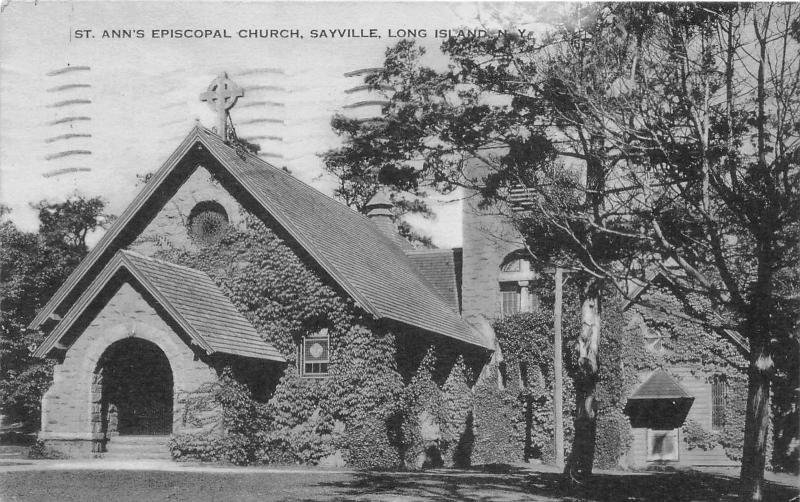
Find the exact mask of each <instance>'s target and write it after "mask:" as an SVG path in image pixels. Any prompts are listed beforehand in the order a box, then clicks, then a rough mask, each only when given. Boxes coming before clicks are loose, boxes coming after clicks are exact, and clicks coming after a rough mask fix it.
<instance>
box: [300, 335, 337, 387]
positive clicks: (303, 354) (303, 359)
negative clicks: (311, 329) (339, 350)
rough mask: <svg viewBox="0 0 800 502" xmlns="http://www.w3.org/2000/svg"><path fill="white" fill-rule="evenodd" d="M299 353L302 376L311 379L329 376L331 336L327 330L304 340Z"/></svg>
mask: <svg viewBox="0 0 800 502" xmlns="http://www.w3.org/2000/svg"><path fill="white" fill-rule="evenodd" d="M299 352H300V354H299V356H300V357H299V358H298V362H299V365H300V374H301V376H304V377H309V378H319V377H326V376H328V370H329V365H330V336H329V334H328V330H327V329H322V330H320V331H319V332H318V333H314V334H311V335H309V336H306V337H305V338H303V341H302V343H301V345H300V351H299Z"/></svg>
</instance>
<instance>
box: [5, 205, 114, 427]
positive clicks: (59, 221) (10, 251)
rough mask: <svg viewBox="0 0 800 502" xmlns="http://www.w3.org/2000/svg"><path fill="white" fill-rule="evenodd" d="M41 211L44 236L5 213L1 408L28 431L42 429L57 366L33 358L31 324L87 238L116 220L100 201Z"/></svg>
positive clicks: (37, 336) (35, 335) (35, 336)
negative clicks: (46, 394)
mask: <svg viewBox="0 0 800 502" xmlns="http://www.w3.org/2000/svg"><path fill="white" fill-rule="evenodd" d="M35 207H36V208H38V209H39V218H40V224H41V225H40V229H39V232H38V234H37V233H32V232H23V231H21V230H19V229H18V228H17V227H16V225H14V223H13V222H11V221H10V220H8V219H7V216H8V215H9V213H10V210H9V209H8V208H1V209H0V217H2V221H0V409H2V411H3V414H5V415H6V416H7V417H8V418H9V419H10V420H12V421H14V422H22V423H24V424H25V425H26V428H36V427H37V426H38V422H39V418H40V411H39V410H40V401H41V397H42V394H43V393H44V391H45V390H47V387H48V386H49V385H50V379H51V378H52V365H51V363H50V362H49V361H43V360H41V359H34V358H33V357H32V356H31V352H32V351H33V349H35V348H36V347H37V346H38V345H39V344H40V343H41V342H42V338H41V333H39V332H38V331H31V330H28V329H27V325H28V323H29V322H30V321H31V320H32V319H33V317H34V316H35V315H36V312H37V310H38V309H39V308H41V307H42V306H43V305H44V303H45V302H46V301H47V300H48V299H49V298H50V296H51V295H52V294H53V293H54V292H55V291H56V289H58V287H59V286H60V285H61V283H63V282H64V280H65V279H66V278H67V276H68V275H69V274H70V273H71V272H72V270H73V269H74V268H75V267H76V266H77V265H78V263H79V262H80V261H81V259H83V257H84V256H85V255H86V253H87V247H86V241H85V239H86V235H87V233H88V232H90V231H92V230H96V229H98V228H104V227H105V225H106V224H107V223H108V222H109V221H110V220H111V217H109V216H108V215H105V214H104V213H103V207H104V203H103V201H102V199H100V198H98V197H94V198H86V197H84V196H80V195H75V196H73V197H71V198H70V199H69V200H67V201H65V202H60V203H47V202H40V203H39V204H37V205H36V206H35Z"/></svg>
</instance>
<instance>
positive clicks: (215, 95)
mask: <svg viewBox="0 0 800 502" xmlns="http://www.w3.org/2000/svg"><path fill="white" fill-rule="evenodd" d="M242 96H244V90H243V89H242V88H241V87H239V86H238V85H236V84H235V83H234V82H233V80H231V79H229V78H228V74H227V73H225V72H222V73H220V74H219V76H218V77H217V78H215V79H214V81H213V82H211V84H210V85H209V86H208V90H207V91H206V92H204V93H203V94H201V95H200V101H205V102H206V103H208V106H209V107H211V109H212V110H214V111H215V112H216V113H217V134H219V135H220V136H222V138H223V139H226V140H227V139H228V130H227V129H228V110H230V109H231V108H232V107H233V105H235V104H236V100H237V99H239V98H241V97H242Z"/></svg>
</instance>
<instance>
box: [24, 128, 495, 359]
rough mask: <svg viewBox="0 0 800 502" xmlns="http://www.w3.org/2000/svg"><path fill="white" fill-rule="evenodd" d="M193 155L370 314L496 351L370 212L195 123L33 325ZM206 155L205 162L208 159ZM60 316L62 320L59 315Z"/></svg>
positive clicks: (71, 294)
mask: <svg viewBox="0 0 800 502" xmlns="http://www.w3.org/2000/svg"><path fill="white" fill-rule="evenodd" d="M190 152H198V153H199V154H210V157H211V158H212V163H214V162H213V161H216V162H215V163H216V164H217V166H218V167H221V168H222V169H224V170H225V171H227V173H229V174H230V176H231V177H232V178H233V179H234V180H235V181H236V182H237V183H238V184H239V185H240V186H241V187H242V188H243V189H244V190H245V191H246V192H247V193H248V194H249V195H250V196H251V197H253V198H254V199H255V201H256V202H257V203H258V204H259V205H260V206H261V207H262V208H263V209H264V210H265V211H266V212H267V213H268V214H269V215H270V216H271V217H272V218H274V220H275V221H276V222H277V223H278V224H279V225H280V226H281V227H282V228H283V229H284V230H285V231H286V232H288V233H289V235H291V237H292V238H293V239H294V240H296V241H297V243H298V244H299V245H300V246H302V247H303V248H304V249H305V251H306V252H307V253H308V254H309V255H310V256H311V257H312V258H313V259H314V260H315V261H316V262H317V263H318V264H319V265H320V266H321V267H322V268H323V269H324V270H325V271H326V272H327V273H328V274H329V275H330V276H331V277H332V278H333V280H334V281H336V282H337V283H338V284H339V285H340V287H341V288H342V289H343V290H344V291H346V292H347V293H348V294H349V295H350V296H351V297H352V298H353V299H354V300H355V301H356V302H357V304H358V305H360V306H361V307H362V308H363V309H364V310H366V311H367V312H369V313H370V314H372V315H373V316H374V317H375V318H377V319H391V320H394V321H398V322H401V323H404V324H407V325H410V326H413V327H416V328H420V329H422V330H425V331H429V332H432V333H436V334H440V335H443V336H446V337H448V338H452V339H455V340H459V341H461V342H464V343H467V344H470V345H474V346H478V347H482V348H485V349H490V347H489V346H488V341H486V340H484V339H483V337H482V336H481V335H480V334H478V333H477V332H476V331H475V330H473V329H472V328H471V327H470V326H469V325H468V324H467V323H466V322H465V321H464V320H463V319H462V318H461V317H460V316H459V315H458V313H456V312H455V311H454V310H453V309H452V308H451V306H450V305H448V302H447V301H445V300H444V299H443V298H441V296H440V295H439V294H437V292H436V291H434V289H433V288H432V287H431V286H430V285H429V284H428V282H427V281H426V280H425V279H424V278H423V277H421V276H420V274H419V271H417V270H416V268H415V267H414V265H413V263H412V262H411V261H410V260H409V259H408V257H406V256H405V254H404V253H403V251H402V250H401V249H400V248H399V247H398V246H397V245H396V244H395V243H393V242H392V241H391V239H389V238H388V237H387V236H385V235H383V233H382V232H381V231H380V230H379V229H378V228H376V226H375V225H373V224H372V222H371V221H370V220H369V219H368V218H367V217H366V216H364V215H362V214H359V213H358V212H356V211H353V210H351V209H349V208H348V207H346V206H345V205H343V204H340V203H339V202H337V201H335V200H333V199H331V198H330V197H328V196H326V195H324V194H322V193H321V192H319V191H317V190H315V189H314V188H312V187H310V186H308V185H306V184H305V183H303V182H301V181H300V180H298V179H296V178H294V177H293V176H291V175H290V174H288V173H287V172H285V171H283V170H281V169H279V168H276V167H274V166H272V165H270V164H268V163H267V162H265V161H263V160H262V159H260V158H258V157H257V156H255V155H252V154H250V153H249V152H244V151H241V149H237V148H234V147H232V146H230V145H228V144H226V143H225V142H224V141H223V140H222V138H220V137H219V136H217V135H216V134H213V133H212V132H210V131H208V130H207V129H205V128H202V127H200V126H196V127H195V128H194V129H193V130H192V131H191V132H190V133H189V135H188V136H187V137H186V139H184V141H183V142H182V143H181V144H180V145H179V147H178V149H177V150H176V151H175V152H174V153H173V154H172V155H171V156H170V158H169V159H168V160H167V161H166V162H165V163H164V165H162V167H161V168H160V169H159V170H158V171H157V172H156V173H155V174H154V175H153V178H152V179H151V180H150V182H148V183H147V185H145V187H144V189H143V190H142V192H141V193H140V194H139V195H138V196H137V197H136V198H135V199H134V201H133V202H132V203H131V204H130V205H129V206H128V208H127V209H126V210H125V211H124V212H123V214H122V215H121V216H120V217H119V218H118V219H117V220H116V221H115V223H114V224H113V225H112V227H111V228H109V230H108V231H107V232H106V234H105V235H104V236H103V238H102V239H101V240H100V242H99V243H98V244H97V245H96V246H95V248H94V249H93V250H92V251H91V252H90V253H89V255H88V256H87V257H86V258H85V259H84V260H83V262H81V264H80V265H79V266H78V268H77V269H76V270H75V271H74V272H73V273H72V275H70V277H69V278H68V279H67V281H66V282H65V283H64V284H63V285H62V286H61V288H60V289H59V290H58V291H57V292H56V294H55V295H54V296H53V298H52V299H51V300H50V301H49V302H48V304H47V305H45V307H44V308H43V309H42V310H41V311H40V312H39V314H38V315H37V317H36V318H35V319H34V321H33V322H32V323H31V326H32V327H38V326H40V325H42V324H43V323H44V322H45V321H46V320H47V319H48V318H51V316H53V315H54V314H58V313H60V312H63V311H64V310H66V309H67V308H69V306H70V305H71V304H72V302H74V300H75V296H76V288H77V287H78V285H79V284H83V283H85V282H86V280H87V278H86V274H87V273H89V272H90V271H91V270H97V269H98V267H102V266H103V265H104V261H105V260H109V259H110V258H111V256H113V255H111V253H113V252H115V250H118V249H121V248H123V247H124V246H126V245H128V244H129V241H130V240H131V234H130V231H129V229H128V227H129V224H130V223H131V222H132V221H134V220H135V218H136V216H137V215H140V214H141V213H142V208H143V207H145V205H146V204H147V203H148V202H149V201H150V200H151V199H153V197H154V194H156V192H157V191H158V190H159V189H160V186H161V185H162V184H163V183H164V182H165V180H167V179H168V178H169V177H170V175H171V174H172V172H173V171H174V170H175V169H176V168H177V167H178V166H179V165H181V161H182V160H183V159H184V158H185V157H187V156H188V155H189V154H190ZM204 158H207V157H204ZM54 317H55V318H56V319H57V315H56V316H54Z"/></svg>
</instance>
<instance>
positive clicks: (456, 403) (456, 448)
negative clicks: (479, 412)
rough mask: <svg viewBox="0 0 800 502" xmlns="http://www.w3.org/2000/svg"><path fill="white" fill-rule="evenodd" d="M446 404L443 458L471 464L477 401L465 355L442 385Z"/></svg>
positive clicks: (448, 462) (450, 464) (456, 463)
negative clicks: (471, 442)
mask: <svg viewBox="0 0 800 502" xmlns="http://www.w3.org/2000/svg"><path fill="white" fill-rule="evenodd" d="M442 406H443V410H442V411H443V413H442V415H443V416H442V440H441V444H440V448H441V455H442V460H443V462H444V465H445V466H447V467H454V466H455V467H466V466H468V465H469V464H470V458H469V452H468V451H467V447H466V443H467V442H468V441H469V436H470V435H471V434H473V432H472V430H471V425H472V424H471V423H470V422H471V420H472V409H473V406H474V403H473V396H472V390H471V389H470V386H469V379H468V370H467V367H466V365H465V364H464V357H463V356H459V357H458V358H457V359H456V362H455V364H454V365H453V367H452V369H451V370H450V374H449V375H448V376H447V380H445V382H444V385H443V386H442Z"/></svg>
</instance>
